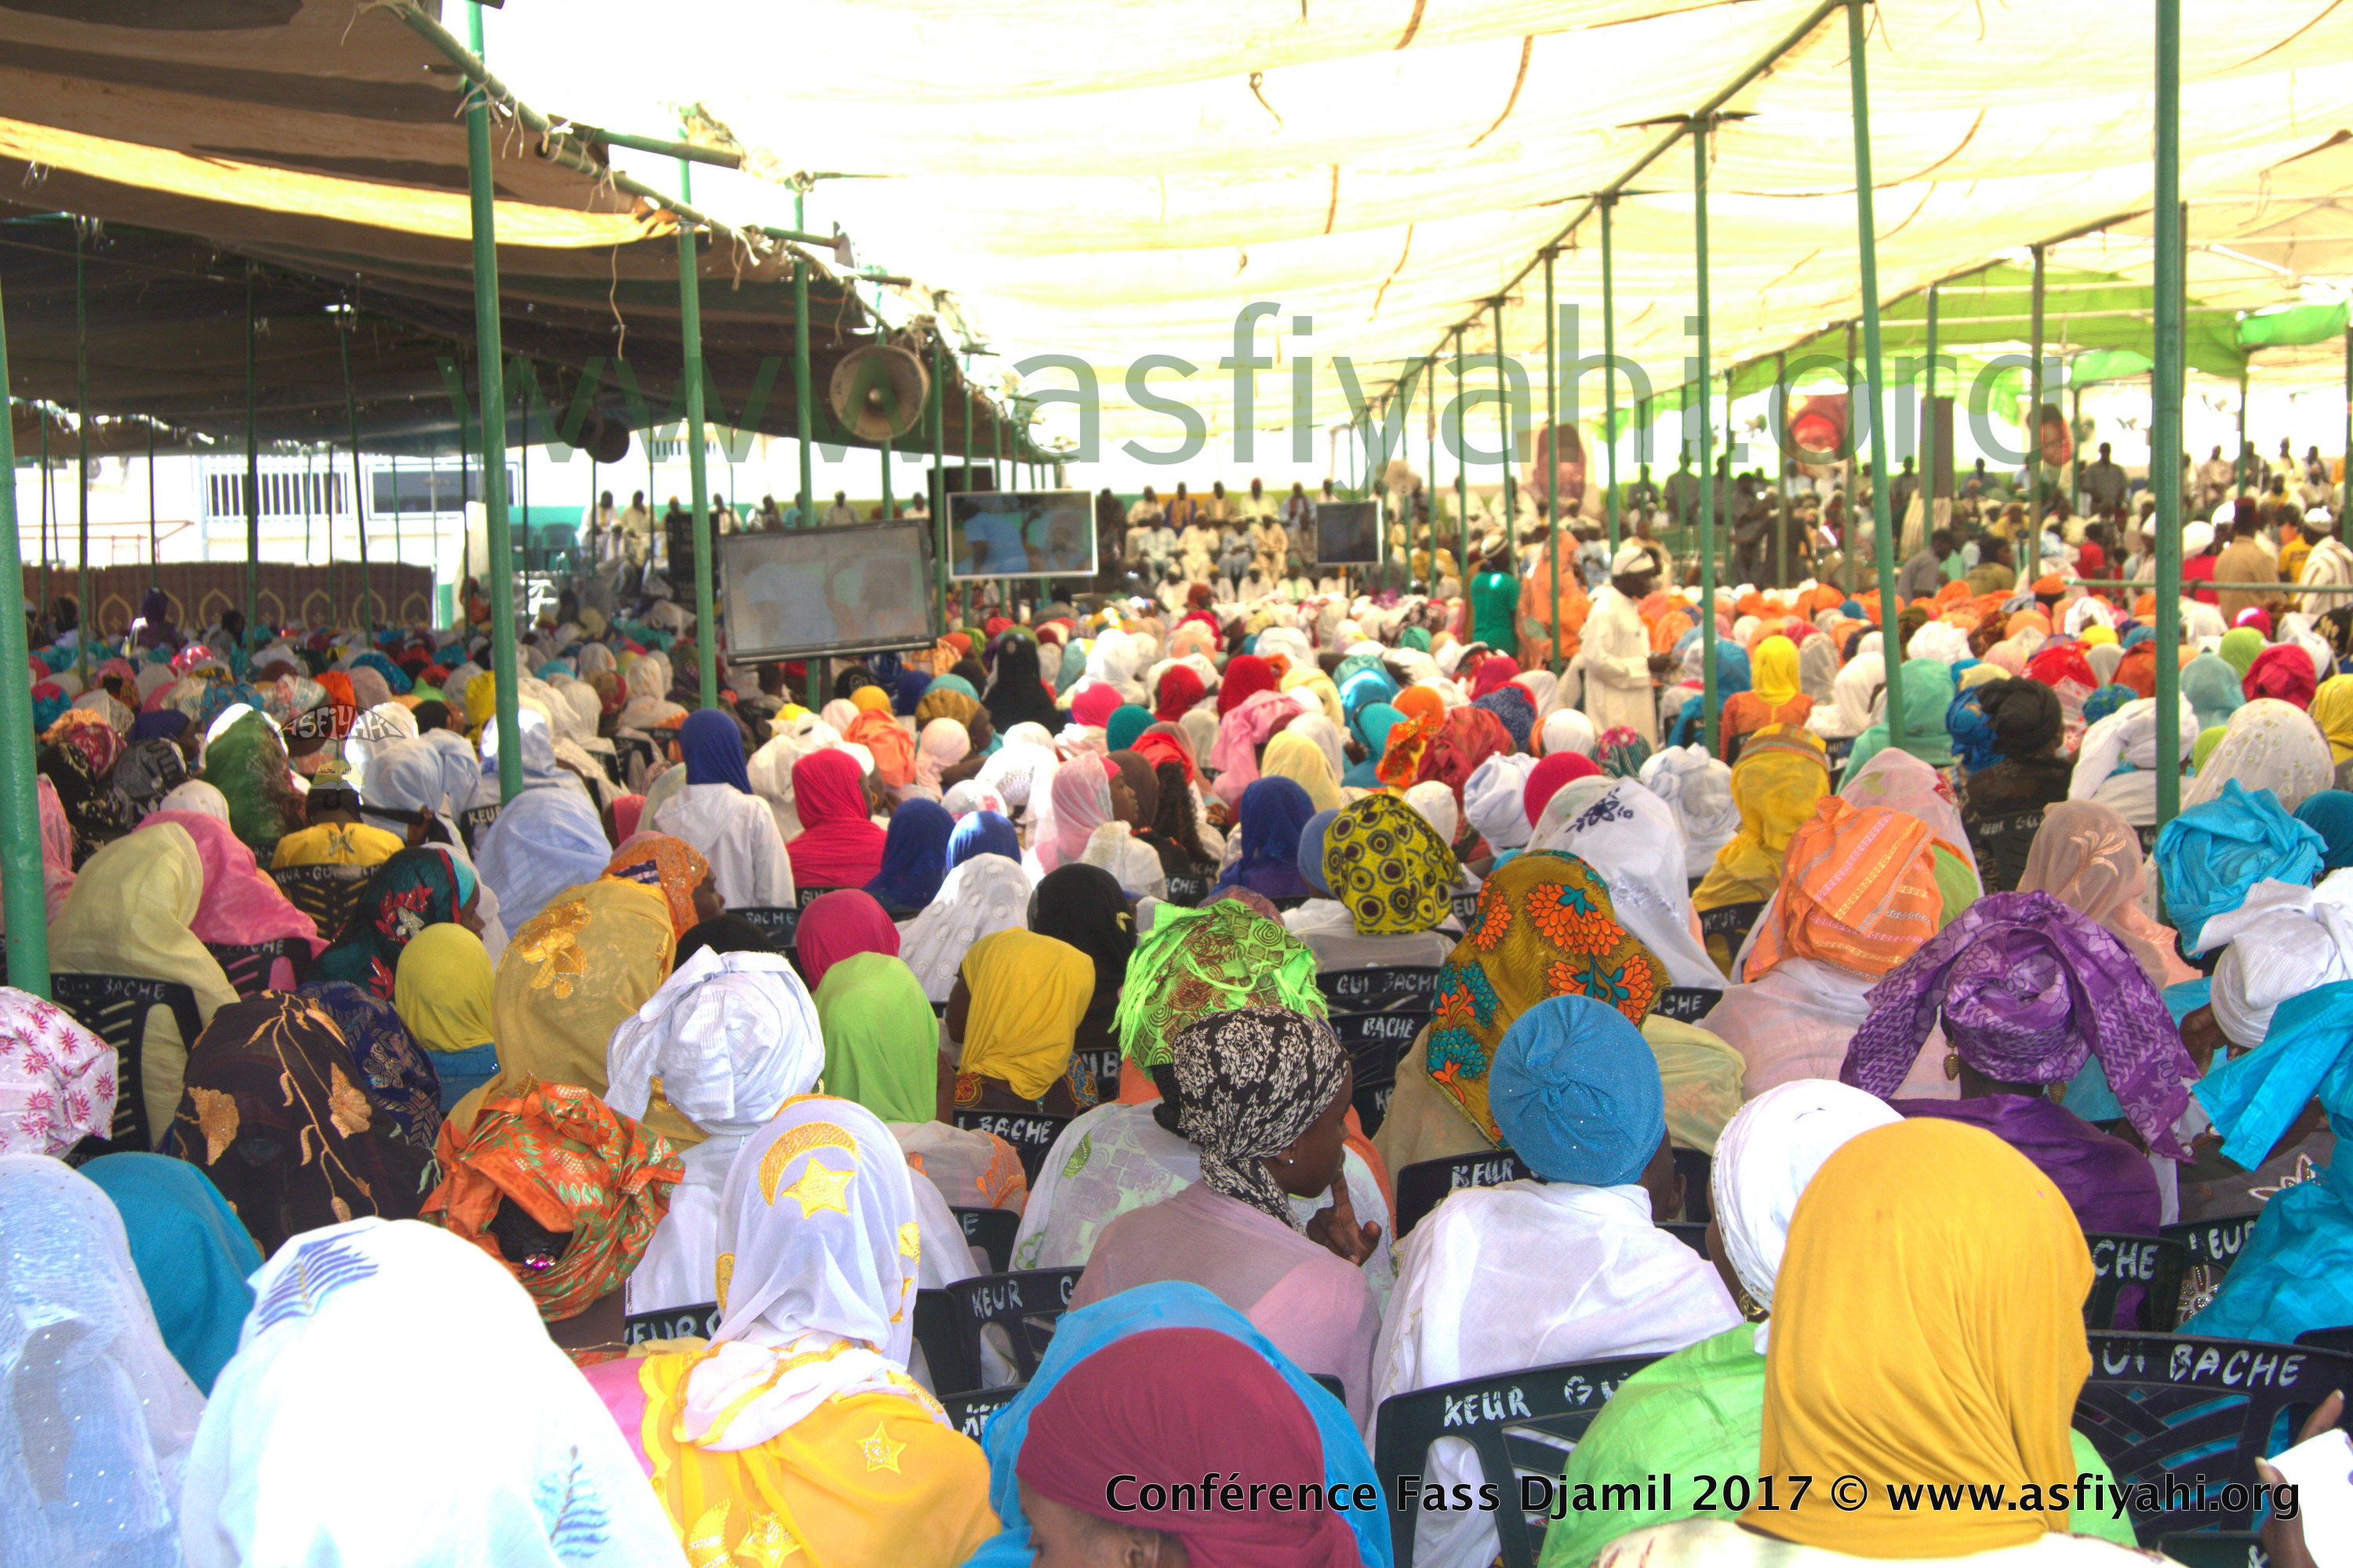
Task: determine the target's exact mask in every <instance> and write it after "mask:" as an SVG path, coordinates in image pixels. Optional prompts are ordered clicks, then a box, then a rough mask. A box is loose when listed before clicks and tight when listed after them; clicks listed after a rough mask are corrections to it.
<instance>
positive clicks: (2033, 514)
mask: <svg viewBox="0 0 2353 1568" xmlns="http://www.w3.org/2000/svg"><path fill="white" fill-rule="evenodd" d="M2031 249H2032V251H2033V255H2034V299H2033V302H2032V305H2031V310H2032V314H2033V324H2032V325H2031V328H2030V329H2029V330H2030V331H2031V333H2032V334H2033V336H2034V343H2033V345H2032V349H2031V353H2032V355H2033V356H2034V363H2033V364H2032V365H2031V366H2029V367H2028V368H2029V369H2030V371H2031V374H2032V385H2033V388H2034V394H2033V396H2032V397H2031V398H2030V399H2029V400H2028V401H2029V402H2030V403H2031V407H2030V408H2028V409H2027V413H2026V473H2027V482H2026V527H2027V532H2028V536H2029V538H2030V539H2031V540H2034V541H2040V540H2041V539H2042V271H2043V263H2042V247H2041V246H2040V245H2037V246H2034V247H2032V248H2031ZM2037 547H2038V548H2040V546H2039V544H2038V545H2037ZM2019 565H2020V567H2021V568H2023V567H2027V566H2028V565H2030V563H2029V562H2028V561H2025V560H2021V561H2020V562H2019ZM1888 733H1889V734H1890V735H1893V734H1894V733H1895V732H1894V731H1893V730H1890V731H1889V732H1888Z"/></svg>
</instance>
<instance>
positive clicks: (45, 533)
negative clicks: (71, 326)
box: [9, 402, 56, 620]
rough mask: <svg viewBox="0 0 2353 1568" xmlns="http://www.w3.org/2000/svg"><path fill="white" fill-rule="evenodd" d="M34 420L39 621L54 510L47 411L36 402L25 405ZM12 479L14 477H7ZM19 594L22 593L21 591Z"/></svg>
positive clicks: (45, 602)
mask: <svg viewBox="0 0 2353 1568" xmlns="http://www.w3.org/2000/svg"><path fill="white" fill-rule="evenodd" d="M26 407H27V408H31V409H32V410H33V416H34V418H37V419H39V420H40V421H41V602H40V603H39V604H38V605H37V606H36V607H35V609H34V610H33V619H34V620H40V619H41V618H42V617H43V616H46V615H47V614H49V613H50V611H49V516H50V514H51V513H52V512H53V511H54V510H55V508H56V503H55V502H54V501H53V500H51V498H50V497H51V491H52V481H51V479H50V476H49V411H48V410H47V408H43V407H41V405H40V404H38V403H37V402H35V403H27V404H26ZM9 477H10V478H11V479H14V478H15V477H16V476H15V475H14V474H11V475H10V476H9ZM18 591H19V592H21V591H23V590H21V589H19V590H18Z"/></svg>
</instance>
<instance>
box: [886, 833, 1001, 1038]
mask: <svg viewBox="0 0 2353 1568" xmlns="http://www.w3.org/2000/svg"><path fill="white" fill-rule="evenodd" d="M1030 887H1031V883H1030V879H1029V873H1028V872H1026V871H1024V870H1023V869H1022V866H1021V863H1020V862H1019V861H1016V860H1008V859H1007V858H1006V857H1005V856H1003V855H1001V854H976V855H974V856H973V857H972V858H971V859H970V860H967V861H965V862H964V863H961V864H959V865H956V866H955V867H954V868H952V869H951V870H950V871H949V872H948V874H947V878H946V880H944V881H943V882H942V883H941V884H940V890H939V891H938V892H937V893H935V894H934V895H932V901H931V903H929V904H928V905H926V906H923V910H922V911H921V912H920V913H918V914H917V915H916V916H915V917H914V918H913V920H910V921H908V922H907V924H906V926H905V927H904V928H903V929H902V930H901V932H900V933H899V958H900V960H901V961H902V962H903V963H904V964H905V965H906V966H907V967H908V968H909V969H913V970H914V971H915V978H916V979H917V980H921V981H923V995H924V996H925V998H927V999H928V1000H930V1001H934V1002H944V1001H947V999H948V995H949V993H950V992H951V991H955V983H956V977H957V975H958V974H960V973H961V972H962V966H963V964H964V956H965V951H966V950H967V949H968V948H971V946H972V945H973V944H974V943H975V942H977V941H979V940H980V939H981V938H983V937H987V936H993V935H995V934H996V933H997V932H999V931H1019V930H1026V929H1028V927H1029V890H1030Z"/></svg>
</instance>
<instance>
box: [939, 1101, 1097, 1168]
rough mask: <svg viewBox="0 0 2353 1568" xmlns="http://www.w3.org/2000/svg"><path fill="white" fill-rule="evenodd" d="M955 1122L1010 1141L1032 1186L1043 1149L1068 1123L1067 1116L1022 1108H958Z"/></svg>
mask: <svg viewBox="0 0 2353 1568" xmlns="http://www.w3.org/2000/svg"><path fill="white" fill-rule="evenodd" d="M955 1125H956V1126H958V1127H960V1128H965V1130H966V1131H969V1132H987V1133H994V1134H996V1135H997V1137H998V1138H1001V1139H1005V1141H1006V1142H1008V1143H1009V1144H1011V1145H1012V1146H1013V1152H1014V1153H1015V1154H1017V1155H1018V1156H1019V1157H1020V1160H1021V1171H1022V1174H1024V1175H1026V1176H1028V1177H1029V1182H1030V1185H1032V1186H1035V1185H1037V1181H1038V1172H1039V1171H1041V1170H1043V1169H1044V1168H1045V1164H1046V1154H1047V1151H1048V1150H1051V1149H1052V1148H1053V1147H1054V1140H1055V1139H1058V1138H1060V1137H1061V1136H1062V1129H1063V1128H1066V1127H1068V1126H1070V1125H1071V1118H1069V1117H1066V1116H1040V1115H1038V1114H1037V1113H1035V1112H1025V1111H958V1112H956V1113H955Z"/></svg>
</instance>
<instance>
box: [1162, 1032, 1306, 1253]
mask: <svg viewBox="0 0 2353 1568" xmlns="http://www.w3.org/2000/svg"><path fill="white" fill-rule="evenodd" d="M1170 1054H1171V1056H1172V1057H1173V1059H1174V1065H1175V1067H1176V1088H1177V1093H1178V1095H1179V1097H1180V1099H1181V1103H1182V1105H1183V1110H1182V1112H1181V1117H1182V1125H1183V1130H1184V1133H1185V1136H1186V1137H1187V1139H1190V1140H1191V1141H1192V1143H1193V1145H1194V1147H1196V1148H1197V1149H1198V1150H1200V1151H1201V1180H1202V1181H1204V1182H1205V1183H1207V1184H1208V1189H1209V1191H1211V1192H1222V1193H1224V1194H1225V1195H1226V1196H1227V1197H1229V1198H1232V1199H1234V1200H1235V1201H1237V1202H1243V1203H1248V1204H1249V1205H1250V1207H1251V1208H1253V1209H1257V1210H1260V1211H1261V1212H1263V1213H1268V1214H1271V1215H1272V1216H1273V1217H1275V1218H1276V1219H1278V1220H1281V1221H1282V1223H1283V1224H1286V1225H1289V1226H1290V1227H1291V1228H1292V1229H1293V1230H1297V1229H1298V1228H1299V1222H1298V1221H1297V1220H1296V1219H1294V1218H1293V1216H1292V1213H1291V1200H1290V1198H1289V1197H1288V1196H1286V1195H1285V1194H1284V1192H1283V1191H1282V1188H1281V1187H1279V1186H1277V1185H1276V1184H1275V1181H1274V1178H1273V1177H1272V1176H1271V1175H1269V1174H1268V1172H1267V1169H1266V1161H1267V1159H1268V1157H1269V1156H1271V1155H1275V1154H1280V1153H1282V1151H1283V1150H1285V1149H1286V1148H1288V1147H1289V1146H1290V1144H1291V1141H1292V1140H1293V1139H1295V1138H1297V1137H1298V1136H1299V1135H1300V1134H1301V1133H1303V1132H1305V1131H1306V1130H1307V1129H1308V1128H1310V1127H1312V1126H1314V1122H1315V1118H1317V1117H1319V1116H1321V1115H1323V1114H1324V1107H1327V1106H1329V1105H1330V1104H1331V1103H1332V1102H1333V1100H1334V1099H1335V1098H1337V1097H1338V1096H1339V1093H1340V1090H1341V1088H1342V1087H1343V1086H1345V1083H1346V1081H1347V1076H1348V1048H1347V1047H1346V1046H1345V1045H1343V1044H1340V1037H1339V1036H1338V1035H1336V1034H1335V1033H1332V1027H1331V1025H1329V1024H1327V1023H1325V1022H1324V1021H1323V1020H1322V1019H1320V1018H1311V1017H1309V1016H1307V1015H1306V1014H1305V1013H1300V1012H1287V1011H1285V1010H1283V1009H1282V1008H1275V1007H1246V1008H1242V1009H1240V1010H1239V1011H1237V1012H1220V1013H1215V1014H1212V1015H1211V1016H1209V1017H1208V1018H1204V1019H1200V1020H1198V1022H1193V1023H1189V1024H1187V1025H1186V1026H1185V1027H1184V1028H1183V1029H1181V1030H1179V1031H1178V1032H1177V1033H1176V1039H1175V1040H1173V1041H1171V1042H1170Z"/></svg>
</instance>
